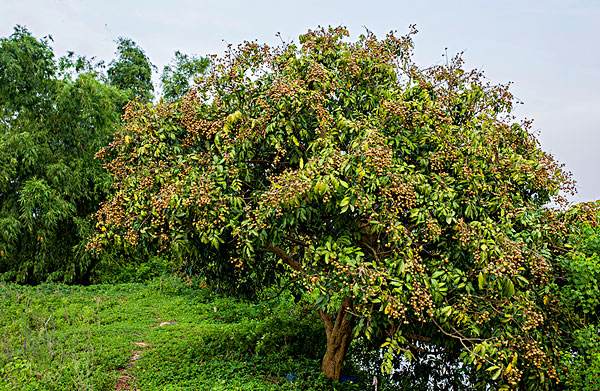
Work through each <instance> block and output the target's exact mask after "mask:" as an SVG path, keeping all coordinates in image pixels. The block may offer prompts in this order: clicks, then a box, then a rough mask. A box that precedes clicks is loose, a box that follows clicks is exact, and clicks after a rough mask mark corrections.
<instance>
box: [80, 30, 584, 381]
mask: <svg viewBox="0 0 600 391" xmlns="http://www.w3.org/2000/svg"><path fill="white" fill-rule="evenodd" d="M347 36H348V33H347V31H346V30H345V29H344V28H329V29H318V30H316V31H309V32H308V33H307V34H305V35H302V36H301V37H300V45H296V44H293V43H291V44H284V45H282V46H280V47H275V48H271V47H269V46H267V45H259V44H257V43H255V42H247V43H244V44H242V45H240V46H239V47H238V48H237V49H233V50H231V51H229V52H228V53H227V54H226V55H225V56H224V57H223V58H221V59H220V60H218V61H216V62H215V63H214V64H213V65H212V67H211V71H210V73H209V74H208V75H207V76H206V77H204V78H201V79H200V80H199V83H198V84H197V85H196V86H195V88H194V89H193V90H192V91H190V92H189V93H187V94H186V95H185V96H183V97H182V98H181V99H180V100H176V101H175V102H173V103H166V102H161V103H159V104H158V105H156V106H153V105H147V104H139V103H132V104H130V105H129V106H128V107H127V109H126V112H125V116H124V118H125V119H126V124H125V126H124V127H123V128H122V129H121V130H120V131H119V132H118V133H117V134H116V137H115V140H114V141H113V142H112V143H111V145H110V146H109V147H108V148H105V149H103V150H102V151H101V152H100V153H99V157H101V158H103V159H104V161H105V167H106V168H107V169H108V170H109V171H110V172H111V173H112V175H113V177H114V179H115V182H114V190H113V194H112V196H111V197H110V198H109V199H108V200H107V201H106V202H105V203H103V205H102V207H101V208H100V210H99V212H98V214H97V218H98V224H97V227H98V231H97V234H96V236H95V237H94V239H93V240H92V241H91V242H90V244H89V247H90V248H91V249H95V250H101V249H106V248H113V247H118V248H123V249H132V248H143V249H145V251H149V252H168V253H170V254H173V255H174V256H177V257H179V259H180V260H181V262H182V264H183V265H188V264H190V263H193V264H194V265H196V266H197V270H200V272H201V273H204V275H205V276H206V277H207V280H208V282H209V283H211V284H214V283H216V282H219V283H222V282H227V283H232V284H238V285H240V286H244V287H247V286H251V287H252V286H260V285H261V284H264V283H271V282H276V281H278V280H281V279H291V280H292V281H294V282H295V283H296V285H295V289H299V290H301V291H303V292H304V299H305V300H307V301H308V302H310V303H312V304H313V305H314V306H316V307H317V308H318V311H319V314H320V317H321V319H322V321H323V323H324V325H325V332H326V335H327V349H326V353H325V356H324V358H323V362H322V370H323V372H324V373H325V375H326V376H328V377H330V378H335V379H337V378H339V377H340V374H341V371H342V365H343V360H344V357H345V355H346V352H347V350H348V347H349V345H350V342H351V340H352V338H353V337H354V336H356V335H362V336H364V337H365V338H367V339H370V340H372V341H381V342H383V347H384V348H385V351H386V353H385V360H384V362H383V369H384V370H387V371H391V370H392V366H393V362H394V360H395V359H398V357H404V358H405V359H413V358H415V357H419V356H423V355H426V354H427V351H428V349H429V348H432V349H435V351H436V352H440V351H441V352H442V353H444V354H446V355H447V356H448V357H451V358H452V359H453V360H457V362H459V364H460V365H457V366H455V367H454V370H460V371H461V373H463V374H464V375H465V376H466V378H467V379H468V380H467V384H468V385H469V386H470V387H477V388H482V389H486V387H487V388H489V387H492V388H495V389H504V388H551V387H553V385H556V384H557V383H559V382H560V381H561V379H560V378H559V376H562V370H561V368H562V364H561V352H564V351H565V350H570V349H574V348H573V347H572V345H571V341H572V338H571V337H572V331H573V327H572V326H570V325H568V324H565V323H564V322H563V319H564V316H565V312H564V311H567V310H568V309H569V306H568V305H566V304H565V303H564V300H565V299H564V297H562V296H561V295H560V294H558V293H556V291H555V290H554V288H553V287H554V286H555V285H556V284H557V283H558V281H559V280H560V278H561V277H560V274H558V273H557V271H558V270H559V268H557V267H556V257H557V256H558V255H559V254H563V253H564V252H565V251H566V250H565V249H564V248H562V247H561V242H560V240H559V239H560V238H563V237H565V235H566V233H565V232H564V231H565V230H567V229H568V226H567V225H565V224H564V223H562V222H561V221H562V220H561V215H560V213H558V212H556V211H554V210H551V209H548V208H545V207H544V205H546V204H547V203H548V202H550V201H553V200H557V196H558V194H559V191H560V190H561V189H564V190H569V189H570V188H571V186H572V183H571V182H570V180H569V177H568V176H567V175H566V174H565V173H564V172H563V171H562V170H561V168H560V166H559V165H558V164H557V163H556V162H555V161H554V160H553V159H552V157H551V156H550V155H548V154H547V153H545V152H543V151H542V150H541V149H540V148H539V144H538V142H537V140H536V139H535V138H534V136H532V134H531V133H530V132H528V128H529V123H527V122H524V123H516V122H514V120H513V118H512V117H510V111H511V108H512V103H513V98H512V95H511V94H510V92H509V90H508V86H506V85H491V84H489V83H488V82H486V80H485V79H484V78H483V77H482V74H481V73H480V72H478V71H468V70H465V69H464V68H463V64H462V60H461V59H460V58H455V59H454V60H453V61H451V62H449V63H448V65H444V66H433V67H430V68H427V69H420V68H419V67H417V66H416V65H415V64H414V63H413V62H412V60H411V50H412V40H411V38H410V35H408V36H404V37H397V36H395V35H394V34H389V35H387V36H386V37H385V38H384V39H377V38H376V37H375V36H374V35H372V34H371V33H367V34H365V35H362V36H360V37H359V39H358V40H357V41H355V42H350V41H349V40H348V39H346V37H347Z"/></svg>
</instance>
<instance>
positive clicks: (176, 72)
mask: <svg viewBox="0 0 600 391" xmlns="http://www.w3.org/2000/svg"><path fill="white" fill-rule="evenodd" d="M209 64H210V61H209V60H208V58H206V57H195V56H188V55H187V54H184V53H181V52H180V51H176V52H175V59H174V60H173V62H172V63H171V64H170V65H165V67H164V68H163V73H162V75H161V77H160V81H161V84H162V95H163V97H164V98H165V99H166V100H168V101H174V100H176V99H179V98H181V97H182V96H183V95H184V94H185V93H186V92H188V91H189V89H190V85H191V84H192V82H193V78H194V77H196V76H200V75H202V74H203V73H204V72H206V70H207V69H208V66H209Z"/></svg>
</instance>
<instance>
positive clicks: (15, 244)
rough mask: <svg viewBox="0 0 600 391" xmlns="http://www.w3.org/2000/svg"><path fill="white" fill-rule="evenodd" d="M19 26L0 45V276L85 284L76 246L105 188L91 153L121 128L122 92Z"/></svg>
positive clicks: (83, 256) (82, 257)
mask: <svg viewBox="0 0 600 391" xmlns="http://www.w3.org/2000/svg"><path fill="white" fill-rule="evenodd" d="M86 64H88V62H86V61H85V60H84V59H81V58H80V59H78V60H77V61H76V62H73V61H72V59H70V58H69V57H65V58H63V59H61V61H58V62H57V61H56V59H55V58H54V53H53V51H52V48H51V47H50V45H49V42H48V41H47V40H43V39H41V40H40V39H37V38H35V37H33V36H32V35H31V34H30V33H29V32H28V31H27V30H26V29H25V28H23V27H17V28H16V29H15V31H14V33H13V34H12V35H11V36H9V37H5V38H0V277H1V278H2V279H9V280H16V281H19V282H26V283H35V282H40V281H44V280H46V279H52V280H60V281H66V282H72V281H78V280H81V279H85V276H86V274H87V273H88V272H89V269H90V267H91V265H92V259H91V258H90V257H89V254H87V253H85V251H83V246H79V247H80V248H79V249H80V250H81V251H80V252H79V253H78V255H77V256H76V255H75V252H76V250H75V247H76V246H78V245H80V244H81V243H82V240H83V238H84V237H85V236H86V235H87V234H88V233H89V231H90V229H92V226H91V224H90V215H91V214H92V213H94V212H95V211H96V210H97V208H98V205H99V203H100V201H101V200H103V199H104V197H105V195H106V194H107V191H108V189H109V188H110V177H109V175H108V173H107V172H106V171H105V170H104V169H103V168H102V166H101V164H99V162H97V161H95V159H94V153H95V152H96V151H97V150H98V149H99V148H100V147H102V146H105V145H106V144H107V143H108V141H109V140H110V139H111V137H112V133H113V131H114V129H115V128H116V127H117V126H118V124H119V121H120V113H121V108H122V106H123V105H124V103H125V101H126V100H125V94H124V93H123V92H122V91H120V90H117V89H115V88H113V87H111V86H108V85H106V84H104V83H102V82H101V81H100V77H99V75H98V74H97V73H96V72H94V71H93V70H91V69H90V68H89V67H88V66H86Z"/></svg>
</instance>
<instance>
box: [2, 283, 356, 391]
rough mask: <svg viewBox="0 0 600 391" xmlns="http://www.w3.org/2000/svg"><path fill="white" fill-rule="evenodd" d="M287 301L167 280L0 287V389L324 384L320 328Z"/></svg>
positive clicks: (311, 387) (304, 386) (296, 386)
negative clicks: (254, 299) (243, 298)
mask: <svg viewBox="0 0 600 391" xmlns="http://www.w3.org/2000/svg"><path fill="white" fill-rule="evenodd" d="M286 303H287V301H285V300H281V299H279V298H278V300H271V301H268V302H265V303H262V304H252V303H244V302H240V301H237V300H235V299H231V298H227V297H219V296H214V295H212V294H211V293H210V292H209V291H208V290H207V289H201V288H199V287H197V286H196V287H188V286H187V285H184V284H183V283H182V282H181V281H180V280H178V279H174V278H166V279H157V280H154V281H152V282H150V283H148V284H146V285H142V284H120V285H94V286H90V287H77V286H71V287H69V286H64V285H46V284H43V285H39V286H37V287H21V286H15V285H1V283H0V335H2V336H3V338H2V339H0V390H109V389H113V390H114V389H115V384H119V385H120V387H122V388H120V389H134V387H136V388H135V389H139V390H159V389H162V390H167V389H169V390H248V391H250V390H252V391H254V390H323V389H330V388H331V385H330V383H328V382H326V381H325V380H324V379H323V378H322V377H321V376H319V371H318V361H319V353H320V351H319V350H314V349H313V348H312V347H313V346H314V345H317V346H318V345H320V343H321V342H322V341H321V340H322V338H323V336H322V333H321V328H320V327H319V326H318V323H315V319H314V317H313V316H311V315H310V314H307V313H306V311H305V310H301V309H300V310H299V309H294V308H290V306H289V304H286ZM161 324H162V326H161ZM338 389H340V390H343V389H347V390H351V389H354V390H356V389H357V388H356V387H354V388H353V387H352V384H350V383H348V384H346V386H345V387H343V386H338Z"/></svg>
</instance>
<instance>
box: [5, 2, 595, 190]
mask: <svg viewBox="0 0 600 391" xmlns="http://www.w3.org/2000/svg"><path fill="white" fill-rule="evenodd" d="M16 24H21V25H25V26H27V27H28V28H29V29H30V30H31V31H32V32H33V33H34V34H35V35H37V36H43V35H47V34H51V35H52V37H53V39H54V48H55V49H56V51H57V52H58V53H59V54H64V53H65V52H66V51H67V50H73V51H75V52H76V53H78V54H83V55H86V56H96V57H97V58H99V59H105V60H110V59H112V58H113V57H114V56H113V55H114V51H115V44H114V40H115V39H116V38H117V37H119V36H125V37H129V38H132V39H133V40H134V41H136V42H137V43H138V44H139V45H140V46H141V47H142V48H143V49H144V50H145V51H146V53H147V54H148V56H149V57H150V59H151V61H152V62H153V63H154V64H155V65H156V66H157V67H158V69H162V67H163V66H164V65H165V64H166V63H168V62H169V61H170V59H171V58H172V56H173V53H174V52H175V50H181V51H183V52H185V53H188V54H197V55H204V54H210V53H222V52H223V50H224V48H225V46H226V44H227V43H232V44H236V43H239V42H240V41H243V40H251V39H258V40H260V41H265V42H272V43H276V42H278V39H277V38H276V37H275V34H276V33H277V32H281V34H282V36H283V38H284V39H285V40H291V39H294V38H297V36H298V35H299V34H301V33H302V32H305V31H306V30H307V29H309V28H314V27H316V26H317V25H339V24H343V25H346V26H348V27H349V28H350V31H351V33H352V34H353V35H358V34H360V33H361V32H363V31H364V27H367V28H368V29H370V30H372V31H374V32H375V33H377V34H384V33H386V32H388V31H390V30H398V31H399V32H400V33H404V32H406V31H407V30H408V26H409V25H410V24H416V25H417V28H418V29H419V31H420V32H419V34H418V35H417V37H416V39H415V41H416V49H415V57H416V60H417V62H418V63H420V64H422V65H431V64H434V63H441V62H442V61H443V58H442V54H443V53H444V48H446V47H447V48H448V53H449V54H454V53H456V52H460V51H464V53H465V59H466V61H467V65H468V66H469V67H476V68H480V69H483V70H484V71H485V72H486V75H487V76H488V77H489V78H490V79H491V80H492V81H495V82H506V81H512V82H514V83H515V84H514V88H513V92H514V93H515V95H516V96H517V97H518V98H519V99H521V100H523V101H524V102H525V104H524V105H522V106H520V107H519V111H518V114H519V115H520V116H525V117H528V118H533V119H535V122H534V128H535V129H536V131H539V137H540V139H541V142H542V145H543V147H544V149H546V150H547V151H550V152H551V153H553V154H554V155H555V156H556V157H557V159H558V160H559V161H561V162H563V163H564V164H565V165H566V168H567V170H569V171H571V172H572V173H573V174H574V176H575V179H576V180H577V183H578V190H579V193H578V194H577V195H576V196H575V197H574V198H573V200H574V201H587V200H595V199H600V173H599V172H598V171H600V153H599V152H600V151H598V147H599V146H600V49H598V39H600V0H585V1H584V0H581V1H569V0H562V1H554V0H545V1H526V0H521V1H513V0H502V1H500V0H497V1H493V0H481V1H474V0H472V1H460V0H458V1H447V0H446V1H445V0H439V1H423V0H420V1H419V0H411V1H403V0H396V1H375V0H366V1H354V0H345V1H326V0H321V1H313V0H303V1H293V2H292V1H283V0H280V1H276V0H274V1H266V0H265V1H261V0H248V1H235V0H170V1H159V0H119V1H116V0H103V1H99V0H96V1H84V0H0V35H1V36H6V35H8V34H10V33H11V31H12V28H13V26H14V25H16ZM363 26H364V27H363Z"/></svg>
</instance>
